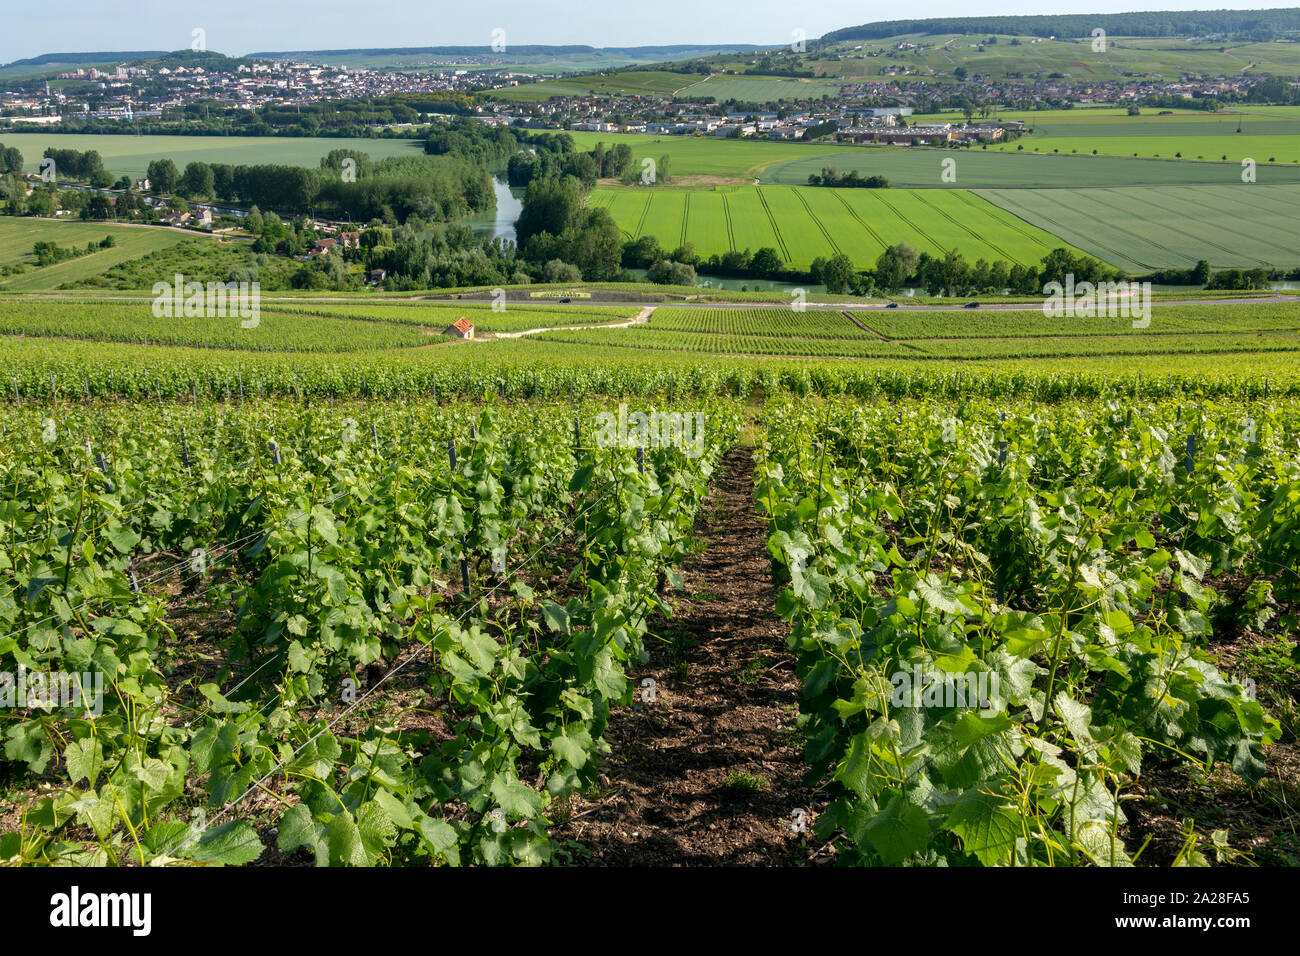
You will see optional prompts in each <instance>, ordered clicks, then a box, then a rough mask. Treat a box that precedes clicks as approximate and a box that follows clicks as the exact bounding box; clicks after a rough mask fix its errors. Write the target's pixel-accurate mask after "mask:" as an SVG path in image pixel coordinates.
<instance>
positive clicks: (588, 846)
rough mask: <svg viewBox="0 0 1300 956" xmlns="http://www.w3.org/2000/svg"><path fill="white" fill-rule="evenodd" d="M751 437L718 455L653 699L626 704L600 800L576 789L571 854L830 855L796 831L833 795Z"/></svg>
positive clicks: (662, 858)
mask: <svg viewBox="0 0 1300 956" xmlns="http://www.w3.org/2000/svg"><path fill="white" fill-rule="evenodd" d="M753 468H754V465H753V459H752V455H751V450H750V449H749V448H745V447H737V448H734V449H732V451H731V452H730V453H729V454H728V455H727V456H726V457H725V458H724V460H723V461H722V462H721V463H720V464H719V467H718V471H717V473H716V474H715V475H714V477H713V481H712V484H711V488H710V493H709V497H708V499H707V501H706V502H705V504H704V506H703V507H702V508H701V509H700V513H699V515H698V516H697V518H696V525H695V533H696V535H697V536H698V537H700V538H701V539H702V542H703V550H701V551H699V552H698V553H696V554H695V555H693V556H692V557H691V558H690V559H688V560H687V562H686V563H685V567H684V569H683V570H684V577H685V590H684V593H682V592H674V593H673V597H672V601H673V604H674V606H675V608H676V613H675V615H674V617H673V618H672V619H671V620H662V619H656V620H655V621H654V622H653V623H652V625H651V629H652V631H653V632H654V633H655V634H657V635H658V637H659V640H656V639H654V638H651V639H650V640H649V647H650V655H651V659H650V662H649V664H648V665H647V666H645V667H643V668H640V669H637V670H636V671H635V672H634V675H633V679H634V680H636V681H637V684H638V690H639V691H641V693H640V696H641V697H642V698H644V697H646V696H648V695H647V694H646V693H645V691H646V690H648V689H649V688H648V687H647V685H645V684H644V683H643V682H644V681H645V680H646V678H649V679H651V680H653V681H654V685H653V689H654V695H653V698H654V699H653V700H645V699H642V700H640V701H639V702H638V704H637V706H636V707H635V708H634V709H630V710H623V711H620V712H618V713H617V714H616V715H615V716H614V717H613V719H612V720H611V722H610V728H609V731H608V733H607V734H606V739H607V740H608V742H609V743H610V746H611V754H610V755H609V757H608V758H607V759H606V762H605V767H604V770H603V773H602V777H601V784H602V786H601V793H600V795H599V796H598V797H597V798H595V799H587V798H579V799H575V800H574V801H573V802H572V805H571V808H570V809H571V813H570V814H569V815H568V816H567V819H566V820H565V821H564V822H563V824H562V825H561V826H559V827H556V828H553V830H552V833H553V835H554V836H556V837H557V838H558V839H559V840H560V841H562V842H564V843H566V844H567V845H568V849H569V852H571V853H572V854H573V860H572V862H574V863H579V864H581V863H589V864H596V865H611V866H717V865H749V866H754V865H759V866H763V865H768V866H771V865H797V864H801V863H802V864H807V863H808V862H810V861H811V862H813V863H818V862H829V854H828V852H826V851H824V850H820V849H819V847H818V844H817V842H816V840H815V838H814V837H813V836H812V834H811V833H810V832H807V833H799V832H796V830H797V827H796V826H794V825H793V824H794V823H795V820H796V816H795V811H796V810H800V809H801V810H804V811H805V812H806V814H807V819H808V821H809V822H811V820H812V819H813V817H814V816H815V813H816V811H817V810H818V809H819V808H820V806H821V804H822V802H823V801H821V800H820V799H817V798H814V796H813V794H812V793H811V791H810V790H809V789H808V788H806V787H805V786H804V785H803V783H802V776H803V774H804V772H805V771H806V769H807V765H806V763H805V762H804V758H803V752H802V744H801V738H800V734H799V732H798V730H797V729H796V727H795V718H796V717H797V715H798V704H799V685H798V682H797V680H796V678H795V669H794V659H793V657H792V656H791V655H790V654H789V652H788V651H787V650H786V647H785V640H786V636H787V634H788V633H789V628H788V625H786V624H785V623H784V622H782V621H781V620H780V619H779V618H778V617H777V616H776V613H775V611H774V610H773V608H774V603H775V598H776V595H775V592H774V590H773V588H772V583H771V574H770V565H769V561H768V556H767V550H766V540H767V524H766V522H765V521H764V520H763V519H762V518H761V517H759V516H758V514H757V513H756V508H755V503H754V494H753V483H752V474H753Z"/></svg>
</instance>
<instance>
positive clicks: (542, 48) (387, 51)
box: [247, 43, 767, 60]
mask: <svg viewBox="0 0 1300 956" xmlns="http://www.w3.org/2000/svg"><path fill="white" fill-rule="evenodd" d="M764 49H767V47H764V46H760V45H757V44H753V43H676V44H661V45H657V46H602V47H597V46H586V45H584V44H574V45H571V46H547V45H545V44H530V45H529V44H512V45H511V46H510V48H509V50H508V51H507V52H503V53H493V51H492V49H491V47H490V46H489V45H488V44H486V43H484V44H482V45H481V46H398V47H360V48H356V49H347V50H279V51H265V52H260V53H249V54H247V57H248V58H249V59H255V60H283V59H289V58H292V57H299V58H303V59H306V58H311V57H323V56H459V55H468V56H484V55H488V54H492V55H494V56H500V57H503V58H504V57H507V56H508V57H510V58H511V59H514V58H516V57H519V56H539V55H540V56H545V55H548V54H556V55H561V54H569V53H609V54H616V55H620V56H655V55H663V54H673V53H692V52H695V51H701V52H703V51H718V52H724V53H726V52H732V51H740V50H764Z"/></svg>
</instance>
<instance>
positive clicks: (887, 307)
mask: <svg viewBox="0 0 1300 956" xmlns="http://www.w3.org/2000/svg"><path fill="white" fill-rule="evenodd" d="M885 308H886V309H897V308H898V303H897V302H891V303H889V304H888V305H887V306H885Z"/></svg>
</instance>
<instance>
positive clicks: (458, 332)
mask: <svg viewBox="0 0 1300 956" xmlns="http://www.w3.org/2000/svg"><path fill="white" fill-rule="evenodd" d="M442 334H443V335H454V336H456V338H458V339H472V338H473V337H474V323H473V322H471V321H470V320H469V319H467V318H465V316H463V315H462V316H461V317H460V318H459V319H457V320H456V321H455V322H453V323H452V324H451V325H449V326H447V328H445V329H444V330H443V333H442Z"/></svg>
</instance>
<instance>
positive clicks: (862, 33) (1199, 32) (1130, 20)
mask: <svg viewBox="0 0 1300 956" xmlns="http://www.w3.org/2000/svg"><path fill="white" fill-rule="evenodd" d="M1097 28H1101V29H1103V30H1105V31H1106V32H1107V33H1109V34H1110V35H1112V36H1132V37H1165V36H1168V37H1176V36H1204V35H1206V34H1214V33H1222V34H1231V35H1234V36H1239V37H1249V38H1252V39H1270V38H1272V37H1273V36H1276V35H1278V34H1281V33H1291V32H1295V31H1300V8H1296V7H1288V8H1282V7H1279V8H1276V9H1272V10H1159V11H1152V12H1149V13H1070V14H1047V15H1043V16H1005V17H944V18H935V19H928V20H884V21H879V22H875V23H864V24H862V25H861V26H856V27H845V28H843V29H841V30H834V31H832V32H830V33H827V34H826V35H825V36H823V37H822V38H821V39H820V40H819V41H818V42H819V43H838V42H841V41H844V40H878V39H883V38H885V37H895V36H901V35H903V34H909V33H923V34H925V33H929V34H933V33H963V34H974V33H989V34H994V33H996V34H1001V35H1003V36H1006V35H1008V34H1013V35H1018V36H1036V37H1049V36H1057V37H1088V36H1091V35H1092V31H1093V30H1094V29H1097Z"/></svg>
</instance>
